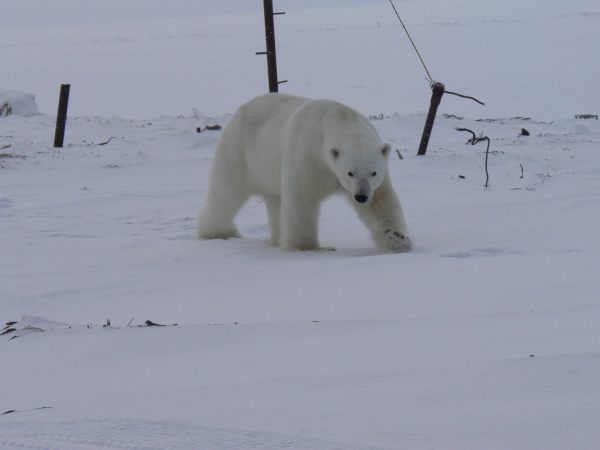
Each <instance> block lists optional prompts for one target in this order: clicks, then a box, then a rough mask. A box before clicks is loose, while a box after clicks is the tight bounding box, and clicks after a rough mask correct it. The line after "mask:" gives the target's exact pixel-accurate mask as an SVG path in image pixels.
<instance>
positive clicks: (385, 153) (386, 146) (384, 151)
mask: <svg viewBox="0 0 600 450" xmlns="http://www.w3.org/2000/svg"><path fill="white" fill-rule="evenodd" d="M391 149H392V147H390V144H382V145H381V154H382V155H383V156H385V157H386V158H387V157H388V156H390V150H391Z"/></svg>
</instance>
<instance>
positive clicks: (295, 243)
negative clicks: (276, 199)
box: [280, 193, 320, 251]
mask: <svg viewBox="0 0 600 450" xmlns="http://www.w3.org/2000/svg"><path fill="white" fill-rule="evenodd" d="M319 207H320V205H319V204H318V203H316V204H315V202H314V201H310V199H308V198H303V197H302V196H298V195H294V194H287V195H286V194H285V193H284V195H283V196H282V199H281V226H280V232H281V238H280V240H281V248H282V249H284V250H291V251H305V250H319V249H320V247H319V238H318V224H319Z"/></svg>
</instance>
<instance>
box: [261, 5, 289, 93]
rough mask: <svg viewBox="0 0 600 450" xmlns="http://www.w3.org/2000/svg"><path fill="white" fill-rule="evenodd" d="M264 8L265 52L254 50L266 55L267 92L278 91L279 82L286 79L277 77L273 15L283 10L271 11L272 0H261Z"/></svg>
mask: <svg viewBox="0 0 600 450" xmlns="http://www.w3.org/2000/svg"><path fill="white" fill-rule="evenodd" d="M263 4H264V9H265V40H266V44H267V51H266V52H256V54H257V55H267V73H268V76H269V92H278V91H279V84H280V83H285V82H286V81H287V80H284V81H278V79H277V52H276V50H275V22H274V20H273V16H274V15H277V14H285V13H283V12H279V13H274V12H273V0H263Z"/></svg>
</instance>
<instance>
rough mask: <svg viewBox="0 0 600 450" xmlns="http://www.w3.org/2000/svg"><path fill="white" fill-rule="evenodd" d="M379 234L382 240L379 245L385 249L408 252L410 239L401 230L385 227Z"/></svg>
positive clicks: (410, 245) (410, 248)
mask: <svg viewBox="0 0 600 450" xmlns="http://www.w3.org/2000/svg"><path fill="white" fill-rule="evenodd" d="M380 236H381V240H382V242H381V245H380V247H383V249H385V250H391V251H394V252H410V251H411V250H412V241H411V240H410V238H409V237H408V236H407V235H406V234H404V233H403V232H401V231H397V230H392V229H391V228H386V229H385V231H383V233H381V235H380Z"/></svg>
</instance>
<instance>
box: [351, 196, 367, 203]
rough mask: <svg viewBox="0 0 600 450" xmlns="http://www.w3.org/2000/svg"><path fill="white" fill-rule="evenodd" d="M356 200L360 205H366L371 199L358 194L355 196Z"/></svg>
mask: <svg viewBox="0 0 600 450" xmlns="http://www.w3.org/2000/svg"><path fill="white" fill-rule="evenodd" d="M354 200H356V201H357V202H358V203H365V202H366V201H367V200H369V197H367V196H366V195H363V194H356V195H355V196H354Z"/></svg>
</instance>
